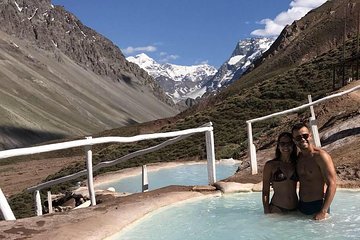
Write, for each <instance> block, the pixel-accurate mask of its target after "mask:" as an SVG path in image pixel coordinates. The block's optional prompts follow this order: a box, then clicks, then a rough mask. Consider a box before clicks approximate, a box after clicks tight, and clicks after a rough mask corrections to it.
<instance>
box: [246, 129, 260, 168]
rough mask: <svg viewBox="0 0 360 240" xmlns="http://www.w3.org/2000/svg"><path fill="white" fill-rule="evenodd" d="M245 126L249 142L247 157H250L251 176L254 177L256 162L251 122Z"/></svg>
mask: <svg viewBox="0 0 360 240" xmlns="http://www.w3.org/2000/svg"><path fill="white" fill-rule="evenodd" d="M246 124H247V131H248V141H249V146H248V148H249V155H250V166H251V174H252V175H255V174H257V173H258V169H257V160H256V147H255V145H254V142H253V135H252V126H251V122H246Z"/></svg>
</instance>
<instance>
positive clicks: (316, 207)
mask: <svg viewBox="0 0 360 240" xmlns="http://www.w3.org/2000/svg"><path fill="white" fill-rule="evenodd" d="M323 204H324V200H323V199H321V200H316V201H312V202H303V201H301V200H300V201H299V205H298V209H299V211H300V212H302V213H303V214H306V215H312V214H315V213H317V212H320V210H321V208H322V207H323ZM327 212H328V213H330V208H329V209H328V211H327Z"/></svg>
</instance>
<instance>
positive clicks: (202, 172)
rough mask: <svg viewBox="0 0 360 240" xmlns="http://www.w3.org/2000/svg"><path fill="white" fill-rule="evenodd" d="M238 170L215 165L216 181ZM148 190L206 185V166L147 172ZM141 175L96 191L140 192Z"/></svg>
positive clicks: (221, 164)
mask: <svg viewBox="0 0 360 240" xmlns="http://www.w3.org/2000/svg"><path fill="white" fill-rule="evenodd" d="M237 168H238V164H234V163H233V164H230V163H217V164H216V179H217V180H221V179H224V178H227V177H229V176H231V175H233V174H234V173H235V172H236V169H237ZM148 180H149V190H153V189H157V188H161V187H165V186H169V185H185V186H186V185H207V184H208V175H207V165H206V163H200V164H185V165H179V166H176V167H171V168H163V169H160V170H157V171H149V172H148ZM141 181H142V180H141V174H139V175H136V176H132V177H127V178H123V179H121V180H119V181H116V182H109V183H106V184H101V185H98V186H97V187H96V188H97V189H107V188H109V187H114V188H115V190H116V191H117V192H129V193H135V192H141Z"/></svg>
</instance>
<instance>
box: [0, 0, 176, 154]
mask: <svg viewBox="0 0 360 240" xmlns="http://www.w3.org/2000/svg"><path fill="white" fill-rule="evenodd" d="M0 21H1V25H0V64H1V65H0V76H1V82H0V84H1V91H0V98H1V99H2V104H1V107H0V113H1V115H2V116H3V117H2V118H1V120H0V145H1V146H0V147H1V148H12V147H19V146H26V145H29V144H34V143H37V142H41V141H44V140H51V139H57V138H61V137H66V136H77V135H84V134H91V133H94V132H98V131H102V130H105V129H109V128H114V127H119V126H124V125H129V124H134V123H139V122H144V121H150V120H154V119H158V118H163V117H169V116H172V115H174V114H175V113H176V112H177V110H175V109H174V107H173V105H172V102H171V100H170V99H169V98H168V97H167V96H166V95H165V94H164V92H163V91H162V90H161V88H160V87H159V85H158V84H157V83H156V82H155V81H154V80H153V78H152V77H151V76H149V75H148V74H147V73H146V72H145V71H144V70H142V69H140V68H139V67H138V66H137V65H136V64H133V63H130V62H128V61H126V59H125V57H124V56H123V54H122V53H121V51H120V49H119V48H118V47H117V46H115V45H114V44H113V43H112V42H111V41H109V40H108V39H106V38H105V37H103V36H101V35H100V34H98V33H96V32H95V31H94V30H92V29H90V28H88V27H86V26H84V25H83V24H82V23H81V22H80V21H79V20H78V19H77V18H76V17H75V16H74V15H73V14H71V13H69V12H67V11H66V10H65V9H64V8H63V7H60V6H53V5H52V4H51V1H50V0H34V1H27V0H7V1H2V2H1V4H0Z"/></svg>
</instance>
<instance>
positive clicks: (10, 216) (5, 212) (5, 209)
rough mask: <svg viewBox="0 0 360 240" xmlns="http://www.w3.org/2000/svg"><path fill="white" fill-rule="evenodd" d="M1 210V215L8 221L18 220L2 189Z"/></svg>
mask: <svg viewBox="0 0 360 240" xmlns="http://www.w3.org/2000/svg"><path fill="white" fill-rule="evenodd" d="M0 210H1V215H2V216H3V217H4V219H5V220H6V221H9V220H16V218H15V215H14V213H13V212H12V211H11V208H10V205H9V203H8V201H7V200H6V197H5V195H4V193H3V192H2V190H1V188H0Z"/></svg>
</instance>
